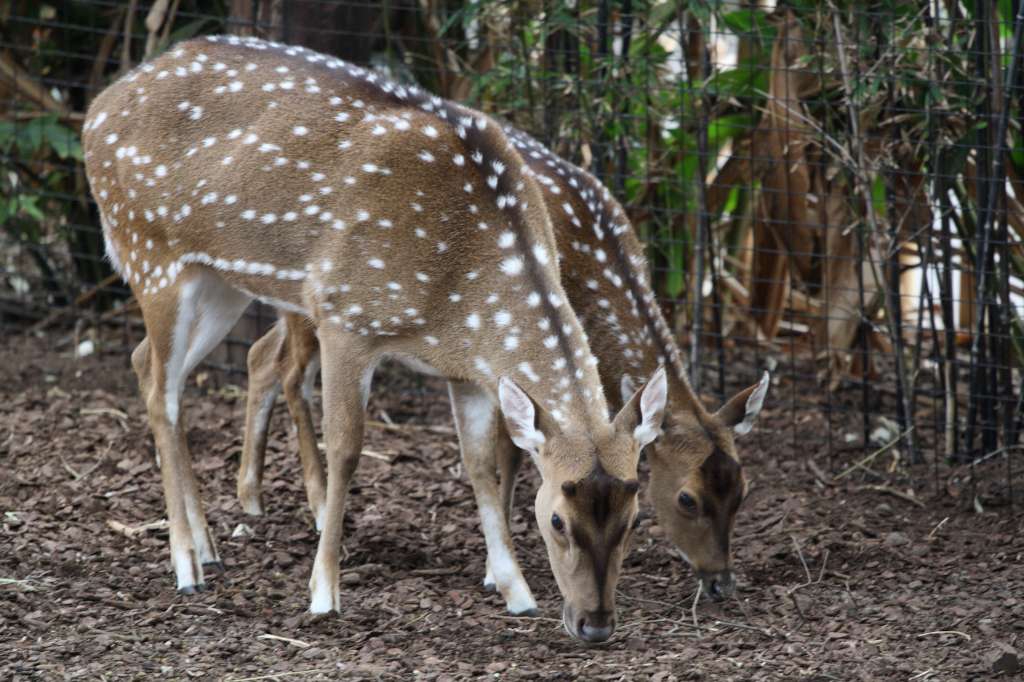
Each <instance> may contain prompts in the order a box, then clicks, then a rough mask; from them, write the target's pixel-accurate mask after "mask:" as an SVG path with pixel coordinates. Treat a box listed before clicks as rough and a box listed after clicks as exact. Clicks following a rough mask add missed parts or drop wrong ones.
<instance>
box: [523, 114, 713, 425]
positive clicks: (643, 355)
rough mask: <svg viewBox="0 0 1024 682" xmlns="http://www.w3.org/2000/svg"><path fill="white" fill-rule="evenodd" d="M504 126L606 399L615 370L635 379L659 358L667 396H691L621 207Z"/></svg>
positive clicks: (616, 401) (616, 399)
mask: <svg viewBox="0 0 1024 682" xmlns="http://www.w3.org/2000/svg"><path fill="white" fill-rule="evenodd" d="M506 131H507V132H509V134H510V137H511V138H512V140H513V143H514V144H515V146H516V147H517V149H518V150H519V151H520V153H521V154H522V155H523V157H524V158H525V159H526V160H527V163H528V164H529V167H530V173H531V174H532V175H533V177H534V178H535V179H536V180H537V183H538V186H539V187H540V190H541V193H542V195H543V198H544V201H545V203H546V204H547V206H548V209H549V213H550V214H551V216H552V220H553V221H554V233H555V237H556V239H557V242H558V249H559V254H560V257H561V261H562V262H561V270H562V274H563V277H564V279H563V281H564V282H565V284H566V290H567V292H568V294H569V297H570V300H571V301H572V304H573V308H574V309H575V310H576V312H577V314H578V315H579V317H580V320H581V321H582V323H583V325H584V327H585V328H586V330H587V332H588V334H589V335H590V337H591V340H592V341H591V345H592V347H593V348H594V352H595V353H596V354H597V355H598V357H600V359H601V365H600V372H601V379H602V382H603V385H604V387H605V393H606V395H607V396H608V397H609V400H610V401H611V404H612V406H613V407H618V406H620V405H621V390H620V388H619V386H620V381H621V379H622V377H623V375H627V374H628V375H631V376H633V377H635V378H637V379H641V380H642V379H644V378H646V377H648V376H650V375H651V374H652V373H653V372H654V370H655V369H657V367H658V366H659V365H665V367H666V370H667V372H668V374H669V377H670V381H669V395H670V400H673V399H675V400H673V403H675V401H676V400H678V401H685V402H687V403H689V402H692V401H693V400H694V398H693V391H692V390H691V389H690V387H689V382H688V381H687V379H686V368H685V366H684V364H683V356H682V353H681V352H680V350H679V346H678V344H677V343H676V341H675V339H674V338H673V336H672V332H671V330H670V328H669V326H668V323H667V322H666V321H665V318H664V316H663V315H662V312H661V309H660V308H659V306H658V303H657V300H656V298H655V296H654V292H653V290H652V289H651V284H650V279H649V277H648V275H647V272H648V266H647V260H646V258H645V257H644V248H643V245H642V244H641V243H640V241H639V239H638V238H637V236H636V233H635V232H634V231H633V228H632V226H631V225H630V223H629V218H628V217H627V216H626V214H625V211H624V210H623V209H622V206H621V205H620V204H619V203H618V202H617V201H616V200H615V198H614V197H612V195H611V193H610V192H609V191H608V189H607V188H606V187H605V186H604V185H603V184H602V183H601V182H600V181H599V180H598V179H597V178H595V177H594V176H593V175H591V174H590V173H588V172H587V171H585V170H583V169H581V168H579V167H577V166H575V165H573V164H571V163H569V162H567V161H565V160H563V159H562V158H560V157H558V156H557V155H555V154H554V153H552V152H551V151H549V150H548V149H547V148H546V147H544V146H543V145H542V144H540V143H539V142H537V141H536V140H534V139H533V138H531V137H530V136H529V135H527V134H525V133H522V132H521V131H518V130H515V129H514V128H506ZM673 394H674V395H673Z"/></svg>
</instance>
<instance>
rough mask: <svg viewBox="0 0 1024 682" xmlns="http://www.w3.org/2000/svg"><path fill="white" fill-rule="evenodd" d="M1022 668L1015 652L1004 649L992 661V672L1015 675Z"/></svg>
mask: <svg viewBox="0 0 1024 682" xmlns="http://www.w3.org/2000/svg"><path fill="white" fill-rule="evenodd" d="M1021 670H1024V668H1022V667H1021V664H1020V658H1018V657H1017V654H1014V653H1011V652H1009V651H1004V652H1003V653H1002V655H1001V656H1000V657H999V658H997V659H996V660H995V661H993V662H992V672H994V673H996V674H997V675H998V674H1004V675H1016V674H1017V673H1019V672H1020V671H1021Z"/></svg>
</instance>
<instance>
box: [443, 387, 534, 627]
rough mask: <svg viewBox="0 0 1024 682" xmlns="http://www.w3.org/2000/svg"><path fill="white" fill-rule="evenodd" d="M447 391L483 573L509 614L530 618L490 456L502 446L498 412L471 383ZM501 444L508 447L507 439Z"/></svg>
mask: <svg viewBox="0 0 1024 682" xmlns="http://www.w3.org/2000/svg"><path fill="white" fill-rule="evenodd" d="M448 392H449V395H450V396H451V401H452V411H453V412H454V414H455V426H456V428H457V429H458V433H459V445H460V447H461V449H462V461H463V463H464V465H465V467H466V472H467V473H468V475H469V480H470V483H471V484H472V486H473V493H474V495H475V496H476V503H477V508H478V509H479V512H480V525H481V527H482V528H483V532H484V540H485V541H486V543H487V565H488V567H489V570H488V574H489V575H490V576H491V577H492V580H493V584H494V586H495V587H496V588H497V590H498V591H499V592H500V593H501V596H502V597H504V598H505V604H506V606H507V607H508V610H509V613H511V614H513V615H534V614H536V613H537V602H536V601H535V600H534V598H533V594H532V593H531V592H530V586H529V585H527V584H526V579H525V578H523V573H522V570H520V568H519V563H518V562H517V561H516V558H515V552H514V550H513V547H512V536H511V534H510V533H509V528H508V522H507V521H506V518H505V512H504V509H503V508H502V500H501V498H500V494H499V492H498V481H497V472H496V463H495V453H496V451H497V450H498V449H499V448H501V447H504V445H503V444H502V443H500V442H499V440H498V435H499V429H498V424H499V422H500V421H501V420H500V419H499V415H498V408H497V406H496V405H495V404H494V402H493V401H492V400H491V397H490V395H488V393H487V392H486V391H485V390H484V389H483V388H481V387H480V386H478V385H476V384H472V383H467V382H455V381H452V382H449V384H448ZM504 440H505V441H507V442H508V443H509V444H510V445H511V441H509V440H508V437H507V436H506V437H505V438H504ZM513 447H514V446H513Z"/></svg>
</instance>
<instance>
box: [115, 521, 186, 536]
mask: <svg viewBox="0 0 1024 682" xmlns="http://www.w3.org/2000/svg"><path fill="white" fill-rule="evenodd" d="M107 527H108V528H110V529H111V530H112V531H114V532H117V533H121V534H122V535H124V536H125V537H129V538H134V537H137V536H139V535H142V534H143V533H146V532H148V531H151V530H167V529H168V528H170V524H169V523H167V519H160V520H159V521H151V522H149V523H144V524H142V525H141V526H128V525H125V524H123V523H121V522H120V521H115V520H114V519H107Z"/></svg>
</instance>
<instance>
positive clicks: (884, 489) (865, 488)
mask: <svg viewBox="0 0 1024 682" xmlns="http://www.w3.org/2000/svg"><path fill="white" fill-rule="evenodd" d="M852 490H853V491H854V492H873V493H882V494H883V495H892V496H893V497H898V498H900V499H901V500H906V501H907V502H910V503H911V504H915V505H917V506H918V507H921V508H922V509H923V508H924V502H922V501H921V500H919V499H917V498H916V497H914V496H913V495H911V494H909V493H905V492H902V491H900V490H896V489H895V488H890V487H889V486H887V485H862V486H858V487H856V488H852Z"/></svg>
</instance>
